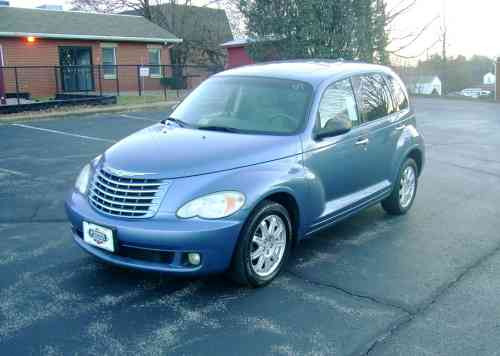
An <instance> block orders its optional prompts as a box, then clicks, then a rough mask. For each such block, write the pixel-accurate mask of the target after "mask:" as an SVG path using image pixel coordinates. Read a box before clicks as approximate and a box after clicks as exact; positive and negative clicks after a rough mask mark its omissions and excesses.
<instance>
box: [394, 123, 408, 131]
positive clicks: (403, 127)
mask: <svg viewBox="0 0 500 356" xmlns="http://www.w3.org/2000/svg"><path fill="white" fill-rule="evenodd" d="M405 128H406V125H405V124H403V125H399V126H398V127H396V130H398V131H401V130H404V129H405Z"/></svg>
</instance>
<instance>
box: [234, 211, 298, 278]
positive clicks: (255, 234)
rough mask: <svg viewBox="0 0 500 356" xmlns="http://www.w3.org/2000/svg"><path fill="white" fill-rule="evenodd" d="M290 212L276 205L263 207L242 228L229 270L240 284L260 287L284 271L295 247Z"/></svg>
mask: <svg viewBox="0 0 500 356" xmlns="http://www.w3.org/2000/svg"><path fill="white" fill-rule="evenodd" d="M291 227H292V223H291V219H290V215H289V214H288V211H287V210H286V209H285V207H283V206H282V205H281V204H278V203H275V202H273V201H264V202H263V203H261V204H260V205H259V206H258V207H257V208H256V209H255V211H254V212H253V213H252V215H251V216H250V217H249V219H248V221H247V223H246V225H245V227H244V228H243V230H242V232H241V235H240V239H239V242H238V245H237V246H236V251H235V253H234V256H233V261H232V265H231V270H230V276H231V278H232V279H233V280H234V281H236V282H237V283H240V284H245V285H250V286H253V287H260V286H263V285H266V284H267V283H269V282H271V281H272V280H273V279H274V278H275V277H276V276H277V275H278V274H279V273H280V272H281V270H282V269H283V266H284V265H285V263H286V260H287V259H288V255H289V253H290V249H291V246H292V228H291Z"/></svg>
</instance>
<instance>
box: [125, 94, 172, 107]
mask: <svg viewBox="0 0 500 356" xmlns="http://www.w3.org/2000/svg"><path fill="white" fill-rule="evenodd" d="M116 100H117V102H116V103H117V104H118V105H137V104H149V103H156V102H159V101H165V98H164V97H163V95H158V96H156V95H144V96H137V95H136V96H132V95H131V96H127V95H120V96H117V97H116Z"/></svg>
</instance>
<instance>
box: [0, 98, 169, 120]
mask: <svg viewBox="0 0 500 356" xmlns="http://www.w3.org/2000/svg"><path fill="white" fill-rule="evenodd" d="M175 103H176V101H160V102H157V103H148V104H138V105H113V106H102V107H85V108H79V109H78V108H77V109H76V110H74V111H72V110H68V111H53V112H42V113H37V112H31V113H25V114H21V115H17V114H14V115H9V116H6V117H0V123H5V124H8V123H12V122H19V121H33V120H44V119H53V118H62V117H65V116H83V115H92V114H100V113H113V112H130V111H140V110H142V109H152V108H169V107H170V106H172V105H174V104H175Z"/></svg>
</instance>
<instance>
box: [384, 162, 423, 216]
mask: <svg viewBox="0 0 500 356" xmlns="http://www.w3.org/2000/svg"><path fill="white" fill-rule="evenodd" d="M407 167H412V168H413V171H414V173H415V189H414V191H413V196H412V197H411V200H410V202H409V203H408V204H407V205H406V206H402V204H401V199H400V196H399V194H400V189H401V184H402V183H401V180H402V176H403V172H404V171H405V170H406V168H407ZM417 188H418V166H417V163H416V162H415V161H414V160H413V159H412V158H407V159H406V160H405V161H404V162H403V164H402V165H401V168H400V169H399V174H398V178H397V180H396V182H395V183H394V188H393V190H392V193H391V195H389V196H388V197H387V198H385V199H384V200H382V207H383V208H384V210H385V211H386V212H387V213H389V214H391V215H404V214H406V213H407V212H408V210H410V208H411V207H412V205H413V202H414V200H415V196H416V195H417Z"/></svg>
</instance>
